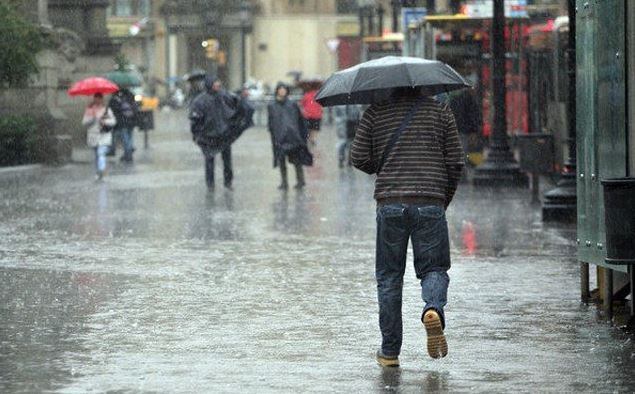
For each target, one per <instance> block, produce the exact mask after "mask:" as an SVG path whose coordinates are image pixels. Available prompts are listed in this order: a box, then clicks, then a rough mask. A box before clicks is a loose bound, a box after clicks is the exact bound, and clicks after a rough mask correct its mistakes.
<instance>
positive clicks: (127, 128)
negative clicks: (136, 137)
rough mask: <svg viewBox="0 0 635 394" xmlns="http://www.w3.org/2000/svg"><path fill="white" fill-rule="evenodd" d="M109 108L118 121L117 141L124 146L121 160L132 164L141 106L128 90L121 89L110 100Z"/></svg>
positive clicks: (116, 128)
mask: <svg viewBox="0 0 635 394" xmlns="http://www.w3.org/2000/svg"><path fill="white" fill-rule="evenodd" d="M108 106H109V107H110V109H111V110H112V112H113V113H114V114H115V118H116V119H117V126H115V130H114V131H115V140H120V141H121V144H122V145H123V156H121V158H120V160H121V161H122V162H124V163H132V161H133V158H132V154H133V153H134V151H135V148H134V141H133V131H134V128H135V126H137V122H138V119H139V106H138V105H137V102H136V101H135V98H134V94H132V92H131V91H130V90H128V89H121V90H119V91H118V92H117V93H115V94H114V95H113V96H112V97H111V98H110V101H109V103H108Z"/></svg>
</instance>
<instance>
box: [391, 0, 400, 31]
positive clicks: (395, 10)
mask: <svg viewBox="0 0 635 394" xmlns="http://www.w3.org/2000/svg"><path fill="white" fill-rule="evenodd" d="M398 31H399V0H393V1H392V32H393V33H397V32H398Z"/></svg>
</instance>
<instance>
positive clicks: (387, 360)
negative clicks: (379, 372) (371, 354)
mask: <svg viewBox="0 0 635 394" xmlns="http://www.w3.org/2000/svg"><path fill="white" fill-rule="evenodd" d="M375 359H376V360H377V363H378V364H379V365H381V366H382V367H398V366H399V357H397V356H385V355H384V354H383V353H382V352H381V350H378V351H377V354H376V355H375Z"/></svg>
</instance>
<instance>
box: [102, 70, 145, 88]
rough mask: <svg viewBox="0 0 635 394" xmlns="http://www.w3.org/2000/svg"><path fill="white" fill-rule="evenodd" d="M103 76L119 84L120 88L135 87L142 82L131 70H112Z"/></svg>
mask: <svg viewBox="0 0 635 394" xmlns="http://www.w3.org/2000/svg"><path fill="white" fill-rule="evenodd" d="M104 77H105V78H106V79H109V80H111V81H112V82H114V83H116V84H117V85H119V87H120V88H121V89H127V88H135V87H137V86H141V85H142V84H143V81H142V80H141V78H140V77H139V76H138V75H137V74H135V73H133V72H131V71H112V72H109V73H108V74H106V75H104Z"/></svg>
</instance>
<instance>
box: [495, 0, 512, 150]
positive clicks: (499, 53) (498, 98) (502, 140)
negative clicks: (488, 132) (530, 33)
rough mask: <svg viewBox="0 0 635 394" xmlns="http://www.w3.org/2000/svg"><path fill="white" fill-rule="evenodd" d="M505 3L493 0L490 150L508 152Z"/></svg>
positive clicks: (500, 0) (501, 0)
mask: <svg viewBox="0 0 635 394" xmlns="http://www.w3.org/2000/svg"><path fill="white" fill-rule="evenodd" d="M505 50H506V48H505V2H504V0H494V24H493V26H492V57H493V59H492V92H493V94H494V129H493V133H492V149H499V150H509V143H508V140H507V100H506V98H507V87H506V86H505V78H506V76H507V75H506V74H507V72H506V64H505V63H506V59H505Z"/></svg>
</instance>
